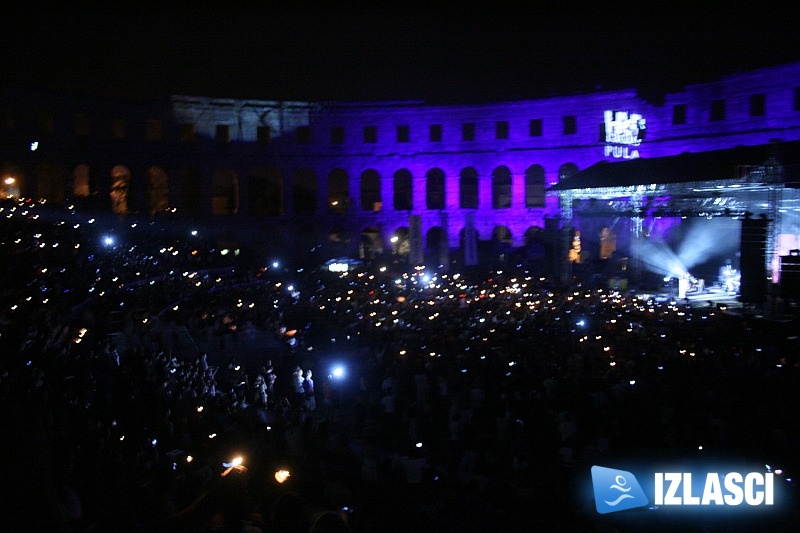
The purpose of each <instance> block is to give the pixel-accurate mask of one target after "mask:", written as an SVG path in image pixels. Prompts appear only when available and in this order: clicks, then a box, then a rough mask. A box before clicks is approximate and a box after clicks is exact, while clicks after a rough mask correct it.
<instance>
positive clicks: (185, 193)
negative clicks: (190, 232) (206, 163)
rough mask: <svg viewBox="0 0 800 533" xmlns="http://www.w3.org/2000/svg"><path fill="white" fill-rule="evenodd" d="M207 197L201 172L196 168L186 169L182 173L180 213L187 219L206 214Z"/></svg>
mask: <svg viewBox="0 0 800 533" xmlns="http://www.w3.org/2000/svg"><path fill="white" fill-rule="evenodd" d="M204 205H205V197H204V195H203V185H202V180H201V176H200V171H199V170H198V169H196V168H184V169H181V171H180V208H181V211H180V213H181V214H182V215H184V216H187V217H199V216H202V215H203V214H204V211H205V210H204V209H203V206H204Z"/></svg>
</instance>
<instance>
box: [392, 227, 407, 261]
mask: <svg viewBox="0 0 800 533" xmlns="http://www.w3.org/2000/svg"><path fill="white" fill-rule="evenodd" d="M390 241H391V243H392V253H393V254H394V255H396V256H397V259H398V260H399V261H408V254H410V253H411V232H410V231H409V229H408V227H407V226H400V227H399V228H397V230H396V231H395V232H394V235H392V237H391V239H390Z"/></svg>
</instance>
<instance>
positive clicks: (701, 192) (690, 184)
mask: <svg viewBox="0 0 800 533" xmlns="http://www.w3.org/2000/svg"><path fill="white" fill-rule="evenodd" d="M732 174H733V176H732V177H730V178H720V179H712V180H702V181H701V180H697V181H673V182H666V183H635V184H629V185H610V186H602V185H600V186H597V185H595V186H589V187H583V188H581V187H578V186H574V187H562V188H560V190H558V194H559V198H560V202H559V204H560V206H561V213H560V214H561V222H562V227H564V228H572V227H573V225H574V219H575V218H581V217H587V216H589V217H603V216H608V217H625V218H628V219H629V220H630V224H629V227H630V233H631V235H630V249H629V265H630V269H631V275H632V276H633V277H634V278H636V277H637V276H638V275H640V274H641V268H642V264H641V260H640V259H641V258H640V257H639V246H638V245H637V242H639V239H640V238H641V237H642V232H643V223H644V221H645V220H647V219H648V218H649V217H681V218H687V217H702V218H713V217H730V218H734V219H743V218H745V217H758V218H761V219H766V221H767V228H768V229H767V233H766V242H765V263H766V264H765V269H766V272H772V271H773V267H774V266H775V265H780V257H779V249H778V244H779V243H778V238H779V235H780V234H781V231H782V227H783V226H782V220H783V217H784V214H786V213H793V214H794V215H795V216H797V214H798V213H800V205H798V194H797V192H798V189H800V165H781V164H780V163H779V162H777V161H776V160H774V159H768V160H767V161H766V162H765V163H764V164H761V165H738V166H736V167H735V170H734V172H733V173H732ZM574 178H575V181H578V180H579V178H580V173H579V174H577V175H576V176H575V177H574ZM595 181H597V180H595ZM609 181H613V180H609ZM639 181H643V180H642V179H639ZM562 266H563V272H562V279H568V272H570V271H571V265H570V264H569V263H568V262H567V261H566V258H564V259H563V265H562ZM770 285H772V283H770ZM772 296H776V295H775V294H773V295H772Z"/></svg>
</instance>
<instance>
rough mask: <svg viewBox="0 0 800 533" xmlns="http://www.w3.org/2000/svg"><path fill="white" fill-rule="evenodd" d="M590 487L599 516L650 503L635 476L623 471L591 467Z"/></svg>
mask: <svg viewBox="0 0 800 533" xmlns="http://www.w3.org/2000/svg"><path fill="white" fill-rule="evenodd" d="M592 487H593V488H594V503H595V507H596V508H597V512H598V513H600V514H607V513H613V512H616V511H624V510H626V509H633V508H636V507H644V506H645V505H647V504H648V503H650V502H649V500H648V499H647V496H645V495H644V491H643V490H642V487H640V486H639V482H638V481H636V476H634V475H633V474H631V473H630V472H626V471H625V470H616V469H614V468H605V467H603V466H596V465H595V466H593V467H592Z"/></svg>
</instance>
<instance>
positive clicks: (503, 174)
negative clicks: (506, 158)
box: [492, 166, 511, 209]
mask: <svg viewBox="0 0 800 533" xmlns="http://www.w3.org/2000/svg"><path fill="white" fill-rule="evenodd" d="M510 207H511V171H510V170H509V169H508V167H506V166H499V167H497V168H496V169H494V172H492V209H508V208H510Z"/></svg>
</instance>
